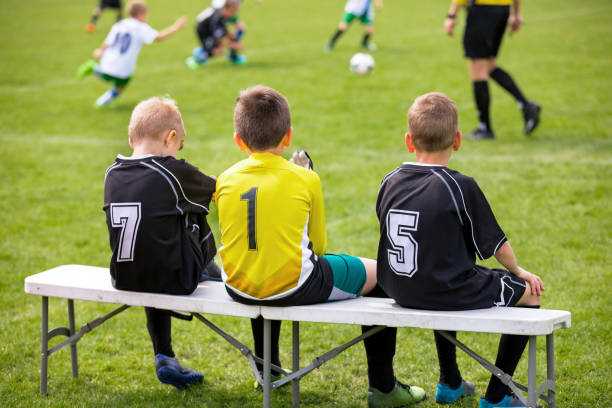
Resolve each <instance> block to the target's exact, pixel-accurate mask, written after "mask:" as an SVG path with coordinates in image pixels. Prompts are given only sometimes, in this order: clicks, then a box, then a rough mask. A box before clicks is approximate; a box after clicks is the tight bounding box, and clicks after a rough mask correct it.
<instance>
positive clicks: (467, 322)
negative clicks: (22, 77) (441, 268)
mask: <svg viewBox="0 0 612 408" xmlns="http://www.w3.org/2000/svg"><path fill="white" fill-rule="evenodd" d="M25 291H26V293H29V294H34V295H41V296H49V297H59V298H68V299H78V300H90V301H95V302H106V303H124V304H127V305H131V306H153V307H157V308H161V309H173V310H182V311H186V312H198V313H211V314H219V315H228V316H238V317H257V316H259V315H260V314H261V315H262V316H263V317H264V318H266V319H272V320H289V321H302V322H319V323H341V324H365V325H384V326H391V327H416V328H422V329H434V330H456V331H470V332H486V333H506V334H522V335H546V334H550V333H552V332H553V331H554V330H557V329H563V328H569V327H570V325H571V314H570V312H567V311H562V310H547V309H542V310H536V309H523V308H515V307H510V308H497V307H493V308H490V309H480V310H465V311H430V310H417V309H408V308H403V307H401V306H399V305H397V304H396V303H395V302H394V301H393V300H392V299H383V298H367V297H362V298H357V299H351V300H345V301H339V302H330V303H323V304H317V305H309V306H292V307H271V306H261V307H260V306H250V305H243V304H241V303H238V302H236V301H234V300H233V299H232V298H230V296H229V295H228V294H227V292H226V291H225V288H224V285H223V283H221V282H210V281H209V282H204V283H201V284H200V285H199V286H198V288H197V289H196V291H195V292H194V293H193V294H191V295H188V296H176V295H163V294H156V293H144V292H129V291H122V290H117V289H115V288H113V287H112V284H111V279H110V273H109V270H108V268H100V267H93V266H84V265H64V266H59V267H57V268H53V269H50V270H48V271H45V272H41V273H38V274H36V275H32V276H29V277H27V278H26V279H25Z"/></svg>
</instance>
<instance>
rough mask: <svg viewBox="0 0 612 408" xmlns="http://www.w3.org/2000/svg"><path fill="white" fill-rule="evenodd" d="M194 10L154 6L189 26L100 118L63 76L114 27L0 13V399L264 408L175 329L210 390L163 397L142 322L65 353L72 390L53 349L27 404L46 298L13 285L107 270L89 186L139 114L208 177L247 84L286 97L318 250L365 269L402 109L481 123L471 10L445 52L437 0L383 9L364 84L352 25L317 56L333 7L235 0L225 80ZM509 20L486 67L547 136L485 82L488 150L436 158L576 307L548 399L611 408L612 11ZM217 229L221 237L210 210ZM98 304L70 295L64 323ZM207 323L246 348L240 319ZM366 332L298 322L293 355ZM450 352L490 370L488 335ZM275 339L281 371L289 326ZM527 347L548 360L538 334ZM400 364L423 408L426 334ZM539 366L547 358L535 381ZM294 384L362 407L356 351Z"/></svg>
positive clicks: (277, 398) (96, 335)
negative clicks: (317, 192)
mask: <svg viewBox="0 0 612 408" xmlns="http://www.w3.org/2000/svg"><path fill="white" fill-rule="evenodd" d="M207 3H208V2H207V1H206V0H205V1H195V0H182V1H177V2H170V1H162V0H150V1H149V4H150V15H149V23H150V24H151V25H152V26H154V27H156V28H163V27H165V26H167V25H169V24H171V23H172V22H173V21H174V20H175V19H176V18H177V17H179V16H181V15H186V16H187V17H188V18H189V20H190V22H189V24H188V27H186V28H185V29H183V30H182V31H181V32H179V33H178V34H177V35H176V36H175V37H172V38H169V39H168V40H166V41H164V42H162V43H159V44H154V45H151V46H146V47H145V48H143V51H142V53H141V54H140V58H139V63H138V68H137V70H136V74H135V76H134V78H133V81H132V83H131V84H130V85H129V88H128V89H127V90H126V92H125V94H124V95H123V96H121V97H120V98H119V99H118V100H117V101H116V102H115V105H114V107H113V108H112V109H107V110H94V109H93V108H92V104H93V101H94V100H95V99H96V98H97V97H98V96H99V95H100V94H101V93H103V92H104V91H105V90H106V89H107V85H106V84H104V83H102V82H101V81H99V80H97V79H96V78H93V77H90V78H86V79H85V80H82V81H79V80H77V79H75V77H74V73H75V70H76V68H77V67H78V65H79V64H80V63H82V62H83V61H84V60H85V59H87V58H88V57H89V56H90V55H91V51H92V50H93V49H94V48H95V47H97V46H98V45H99V44H100V43H101V42H102V41H103V39H104V37H105V35H106V33H107V32H108V29H109V28H110V25H111V24H112V22H113V21H114V14H113V13H112V12H106V13H105V14H103V16H102V17H101V19H100V22H99V25H98V29H97V31H96V32H95V33H93V34H86V33H85V31H84V27H85V25H86V24H87V22H88V19H89V16H90V13H91V10H92V9H93V8H94V6H95V4H96V1H94V0H89V1H68V0H58V1H51V0H29V1H21V2H9V1H7V0H4V1H1V2H0V38H1V39H2V41H1V42H0V61H1V62H0V156H1V157H2V160H1V161H0V175H1V178H2V184H1V185H0V211H1V212H2V214H3V215H2V221H1V224H0V225H1V228H2V229H1V233H2V239H1V241H0V299H2V306H1V308H0V340H1V341H0V401H2V402H1V403H0V405H2V406H5V407H38V406H49V407H74V406H80V407H101V406H104V407H128V406H129V407H167V406H199V407H235V406H241V407H255V406H259V405H260V404H261V394H258V393H254V392H253V390H252V383H253V377H252V374H251V373H250V370H249V367H248V365H247V362H246V360H245V359H244V358H243V357H242V356H241V355H240V353H239V352H237V351H236V350H234V349H233V348H231V346H229V345H228V344H227V343H225V342H224V341H223V340H221V339H220V338H219V337H216V336H215V335H214V334H213V333H212V332H211V331H210V330H208V329H206V328H205V327H204V325H201V324H199V323H188V322H183V321H175V322H174V333H173V341H174V347H175V350H176V352H177V354H178V357H179V358H180V359H181V361H182V362H184V363H185V364H187V365H189V366H190V367H193V368H197V369H199V370H200V371H202V372H203V373H204V374H205V375H206V378H205V382H204V385H203V386H198V387H194V388H192V389H190V390H188V391H185V392H177V391H176V390H174V389H173V388H171V387H167V386H163V385H161V384H159V383H158V381H157V379H156V378H155V375H154V370H153V355H152V354H153V353H152V349H151V345H150V340H149V338H148V334H147V332H146V328H145V319H144V313H143V311H142V310H139V309H136V308H134V309H130V310H128V311H127V312H124V313H123V314H122V315H121V316H119V317H117V318H115V319H113V320H110V321H109V322H107V323H106V324H104V325H103V326H101V327H100V328H98V329H96V330H95V331H94V332H93V333H91V334H88V335H87V336H85V337H84V338H83V339H82V340H81V341H80V342H79V357H80V376H79V378H77V379H73V378H72V376H71V373H70V367H69V364H70V363H69V360H70V359H69V357H68V354H69V352H68V350H67V349H63V350H61V351H60V352H58V353H57V354H54V355H53V356H51V358H50V368H49V374H50V375H49V391H50V393H49V395H48V396H47V397H41V396H40V395H39V393H38V386H39V384H38V381H39V357H40V354H39V353H40V341H39V336H40V313H41V311H40V298H38V297H35V296H27V295H26V294H25V293H24V291H23V280H24V278H25V277H26V276H28V275H31V274H34V273H37V272H40V271H43V270H45V269H49V268H52V267H54V266H57V265H61V264H69V263H82V264H89V265H99V266H105V265H107V264H108V259H109V256H110V251H109V248H108V239H107V231H106V225H105V221H104V213H103V212H102V192H103V177H104V172H105V170H106V168H107V166H108V165H110V164H111V163H112V161H113V160H114V158H115V156H116V155H117V154H118V153H121V154H129V153H130V151H129V146H128V144H127V124H128V121H129V116H130V113H131V110H132V108H133V107H134V106H135V105H136V104H137V103H138V102H139V101H140V100H142V99H144V98H147V97H149V96H152V95H160V94H169V95H171V96H172V97H173V98H175V99H176V100H177V101H178V103H179V106H180V108H181V110H182V113H183V117H184V121H185V125H186V128H187V136H186V140H185V149H184V150H183V151H182V152H181V154H180V155H181V157H183V158H185V159H187V160H188V161H190V162H192V163H194V164H195V165H197V166H198V167H199V168H200V169H202V170H203V171H204V172H206V173H208V174H213V175H216V174H219V173H220V172H222V171H223V170H224V169H226V168H227V167H229V166H230V165H231V164H233V163H234V162H236V161H238V160H240V159H241V158H243V155H242V153H241V152H239V151H238V150H237V149H236V148H235V146H234V144H233V141H232V132H233V126H232V108H233V103H234V100H235V98H236V96H237V94H238V92H239V90H241V89H244V88H246V87H248V86H250V85H254V84H259V83H261V84H266V85H269V86H272V87H275V88H277V89H278V90H279V91H281V92H282V93H284V94H285V95H286V96H287V98H288V99H289V102H290V103H291V108H292V114H293V126H294V129H295V135H294V147H295V148H306V149H307V150H308V151H309V152H310V153H311V156H312V157H313V159H314V161H315V164H316V168H317V171H318V172H319V174H320V176H321V179H322V182H323V190H324V195H325V200H326V207H327V209H326V210H327V229H328V237H329V245H328V247H329V250H330V251H331V252H337V251H343V252H347V253H352V254H358V255H361V256H369V257H374V256H375V255H376V248H377V241H378V232H377V231H378V221H377V219H376V214H375V210H374V204H375V200H376V193H377V189H378V184H379V182H380V180H381V179H382V177H383V176H384V175H385V174H386V173H387V172H389V171H391V170H392V169H393V168H395V166H397V165H398V164H399V163H401V162H402V161H408V160H412V159H413V158H414V157H413V156H411V155H410V154H409V153H408V152H407V150H406V149H405V148H404V147H403V133H404V132H405V127H406V123H405V122H406V120H405V115H406V111H407V109H408V107H409V106H410V105H411V103H412V101H413V100H414V98H415V97H416V96H418V95H420V94H422V93H425V92H429V91H434V90H435V91H442V92H445V93H446V94H448V95H449V96H450V97H451V98H453V99H454V100H455V101H456V102H457V105H458V107H459V112H460V125H461V128H462V129H463V130H464V131H465V132H469V131H471V130H472V128H473V127H474V126H475V125H476V112H475V107H474V104H473V101H472V89H471V84H470V81H469V78H468V73H467V64H466V61H465V60H464V59H463V57H462V50H461V33H462V26H463V23H462V22H463V14H462V15H461V16H460V17H461V18H460V19H459V20H458V21H459V22H460V23H459V24H458V30H457V35H456V36H455V37H453V38H450V39H449V38H448V37H446V35H445V34H444V33H443V31H442V22H443V17H444V15H445V13H446V10H447V7H448V3H447V1H431V2H416V1H405V0H387V1H386V2H385V9H384V10H383V11H382V12H380V13H379V14H378V15H377V17H376V30H377V31H376V34H375V36H374V40H375V42H376V43H377V44H378V45H379V50H378V51H376V52H375V53H374V57H375V59H376V63H377V65H376V68H375V70H374V72H373V73H372V74H371V75H369V76H367V77H356V76H354V75H352V74H351V73H350V72H349V70H348V60H349V58H350V57H351V55H353V54H354V53H355V52H357V51H359V48H358V43H359V41H360V38H361V28H360V27H359V26H358V25H355V26H353V27H352V28H351V30H350V31H349V32H348V33H347V34H346V35H345V36H344V37H343V38H341V39H340V41H339V43H338V45H337V48H336V50H334V52H332V53H324V52H323V46H324V44H325V43H326V41H327V40H328V39H329V37H330V36H331V34H332V32H333V30H334V29H335V26H336V24H337V23H338V21H339V19H340V17H341V13H342V8H343V5H344V1H343V0H334V1H329V0H312V1H298V0H287V1H281V0H265V1H264V3H263V4H256V3H255V2H254V1H253V0H245V4H244V7H243V10H242V13H241V15H242V18H243V19H244V21H245V22H246V23H247V26H248V33H247V35H246V36H245V39H244V41H245V44H246V46H247V48H248V50H247V52H246V54H247V56H248V57H249V64H248V66H246V67H241V68H235V67H231V66H230V65H229V64H228V62H227V59H226V58H225V57H219V58H216V59H214V60H212V61H211V62H210V63H209V64H208V65H207V66H206V67H203V68H202V69H201V70H199V71H195V72H194V71H191V70H189V69H187V67H186V66H185V64H184V60H185V58H186V57H187V56H188V55H189V54H190V52H191V49H192V48H193V47H194V46H195V45H196V38H195V35H194V33H193V25H194V19H195V16H196V15H197V13H199V12H200V11H201V9H202V8H203V7H204V5H206V4H207ZM523 14H524V17H525V20H526V24H525V26H524V28H523V29H522V30H521V31H520V32H519V33H518V34H516V35H513V36H507V37H506V38H505V40H504V45H503V47H502V53H501V58H500V65H502V66H503V67H505V68H506V69H507V70H508V71H510V72H511V73H512V74H513V76H514V77H515V79H516V80H517V82H518V83H519V84H520V85H521V87H522V88H523V90H524V91H525V93H526V94H527V96H528V97H529V98H531V99H534V100H536V101H537V102H539V103H541V104H542V106H543V118H542V123H541V126H540V128H539V129H538V130H537V131H536V132H535V134H534V135H533V136H532V137H529V138H526V137H525V136H524V135H523V134H522V126H523V125H522V119H521V116H520V112H519V110H518V109H517V108H516V104H515V102H514V100H512V99H511V97H510V96H508V95H507V94H506V93H504V92H503V91H502V90H500V88H499V87H497V85H495V84H491V90H492V98H493V105H492V117H493V122H494V127H495V130H496V133H497V136H498V139H497V140H496V141H494V142H473V141H466V142H464V144H463V146H462V148H461V150H460V151H459V152H458V153H457V154H456V155H455V156H454V157H453V158H452V160H451V163H450V165H449V166H450V167H452V168H455V169H457V170H459V171H462V172H465V173H467V174H469V175H471V176H473V177H475V178H476V180H478V181H479V183H480V185H481V187H482V189H483V190H484V192H485V194H486V195H487V197H488V198H489V201H490V203H491V206H492V207H493V209H494V211H495V213H496V215H497V218H498V220H499V222H500V224H501V226H502V227H503V228H504V230H505V232H506V234H507V235H508V236H509V238H510V240H511V242H512V245H513V247H514V250H515V252H516V254H517V256H518V259H519V263H520V264H521V265H522V266H524V267H525V268H526V269H528V270H530V271H532V272H535V273H537V274H539V275H540V276H541V277H542V279H543V280H544V283H545V286H546V289H547V290H546V293H545V296H544V300H543V306H544V307H546V308H552V309H565V310H569V311H571V312H572V320H573V322H572V328H571V329H570V330H563V331H560V332H558V334H557V336H556V342H555V343H556V350H557V353H556V358H557V367H556V374H557V387H558V388H557V391H558V406H559V407H602V408H605V407H610V406H612V397H611V396H610V393H611V392H612V387H611V386H610V381H611V378H612V369H611V367H612V352H611V346H610V337H611V336H612V324H611V319H612V318H611V316H612V306H611V304H612V303H611V302H610V300H609V299H608V298H607V295H608V291H609V290H611V289H612V286H611V285H612V284H611V278H612V268H611V267H610V265H611V263H612V256H611V254H612V251H611V250H610V247H611V245H612V207H611V199H612V181H611V180H612V159H611V155H612V130H611V129H612V103H610V99H609V98H610V95H612V25H611V24H610V16H611V15H612V3H611V2H610V1H609V0H584V1H581V2H560V1H553V0H540V1H537V2H532V1H526V2H525V3H524V5H523ZM209 222H210V224H211V225H212V227H213V230H214V232H215V234H216V236H217V238H218V227H217V225H216V224H217V214H216V210H215V211H213V213H212V215H211V216H210V217H209ZM217 242H219V241H218V240H217ZM486 264H487V265H489V266H491V265H493V264H494V263H492V262H491V261H488V262H487V263H486ZM112 308H113V306H111V305H102V304H96V303H87V302H76V314H77V325H78V326H80V325H81V324H83V323H85V322H86V321H88V320H91V319H93V318H95V317H97V316H98V315H100V314H102V313H106V312H108V311H110V310H111V309H112ZM50 310H51V326H52V327H55V326H59V325H64V324H66V320H65V319H66V317H65V302H64V301H59V300H55V301H53V300H52V301H51V308H50ZM210 318H211V320H212V321H213V322H215V323H217V324H219V325H221V326H222V327H224V328H226V329H227V330H228V331H230V332H232V333H234V334H236V335H237V337H238V338H239V339H240V340H242V341H243V342H245V343H246V344H249V345H250V344H251V338H250V326H249V322H248V321H247V320H245V319H235V318H223V317H219V316H211V317H210ZM358 332H359V328H358V327H356V326H339V325H316V324H303V325H302V338H303V349H302V356H303V360H302V361H303V363H306V362H308V361H309V360H310V359H311V358H313V357H315V356H316V355H318V354H321V353H322V352H324V351H326V350H327V349H329V348H331V347H333V346H335V345H337V344H339V341H340V340H341V339H347V340H348V339H350V338H352V337H353V336H354V335H356V334H357V333H358ZM460 338H461V339H463V340H465V341H466V342H467V343H468V344H470V345H472V346H474V347H475V348H476V349H477V350H479V351H481V352H482V353H483V354H485V355H486V356H489V357H491V358H493V356H494V354H495V351H496V347H497V338H498V337H497V336H495V335H481V334H478V335H477V334H470V333H465V334H461V335H460ZM56 341H57V342H59V341H60V340H59V339H56ZM281 347H282V351H283V354H282V358H283V361H284V362H285V364H286V365H289V364H290V325H288V324H286V325H285V326H284V328H283V340H282V344H281ZM538 348H539V349H540V350H541V351H542V350H543V349H544V341H542V340H540V341H539V343H538ZM542 356H543V354H542V355H541V357H542ZM459 364H460V367H461V368H462V371H463V374H464V376H465V377H466V378H468V379H471V380H472V381H474V382H475V383H476V386H477V393H478V394H479V395H477V396H476V397H474V398H469V399H466V400H464V401H462V402H461V403H459V404H456V406H463V407H474V406H477V402H478V397H479V396H481V395H483V393H484V390H485V387H486V384H487V381H488V375H487V373H486V372H485V371H484V370H483V369H482V368H481V367H480V366H478V365H477V364H476V363H474V362H473V361H471V359H469V358H468V357H467V356H465V355H463V354H462V353H459ZM395 367H396V374H397V376H398V378H399V379H401V380H403V381H404V382H408V383H410V384H417V385H420V386H423V387H424V388H425V389H426V390H427V392H428V394H429V395H430V398H428V400H427V401H425V402H424V403H422V404H421V406H422V407H434V406H436V404H435V402H434V400H433V393H434V391H435V385H436V383H437V379H438V378H437V376H438V369H437V360H436V355H435V346H434V344H433V335H432V333H431V332H427V331H423V330H416V329H402V330H400V331H399V335H398V352H397V355H396V361H395ZM544 367H545V365H544V361H543V360H542V361H540V362H539V368H538V369H539V372H540V374H541V375H544V373H545V368H544ZM526 373H527V366H526V359H523V360H522V361H521V363H520V365H519V367H518V369H517V375H516V377H517V378H518V379H519V380H520V381H522V382H526ZM301 387H302V406H304V407H315V406H316V407H318V406H322V407H364V406H366V390H367V375H366V367H365V353H364V351H363V347H362V346H361V345H357V346H356V347H354V348H352V349H350V350H349V351H347V352H345V353H343V354H342V355H341V356H340V357H338V358H337V359H335V360H332V361H331V362H330V363H328V364H326V365H325V366H324V367H323V368H321V369H319V370H317V371H315V372H314V373H313V374H312V375H310V376H308V377H306V378H305V379H304V380H303V381H302V385H301ZM272 401H273V405H274V406H279V407H285V406H289V405H290V403H291V393H290V390H289V389H283V390H281V391H278V392H275V393H274V394H273V400H272Z"/></svg>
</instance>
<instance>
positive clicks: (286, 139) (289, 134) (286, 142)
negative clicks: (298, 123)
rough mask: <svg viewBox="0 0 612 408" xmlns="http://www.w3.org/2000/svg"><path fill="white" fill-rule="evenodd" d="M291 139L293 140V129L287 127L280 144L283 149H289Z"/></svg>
mask: <svg viewBox="0 0 612 408" xmlns="http://www.w3.org/2000/svg"><path fill="white" fill-rule="evenodd" d="M292 138H293V127H289V130H288V131H287V133H285V136H284V137H283V141H282V142H281V143H282V144H283V146H284V147H289V146H291V139H292Z"/></svg>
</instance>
